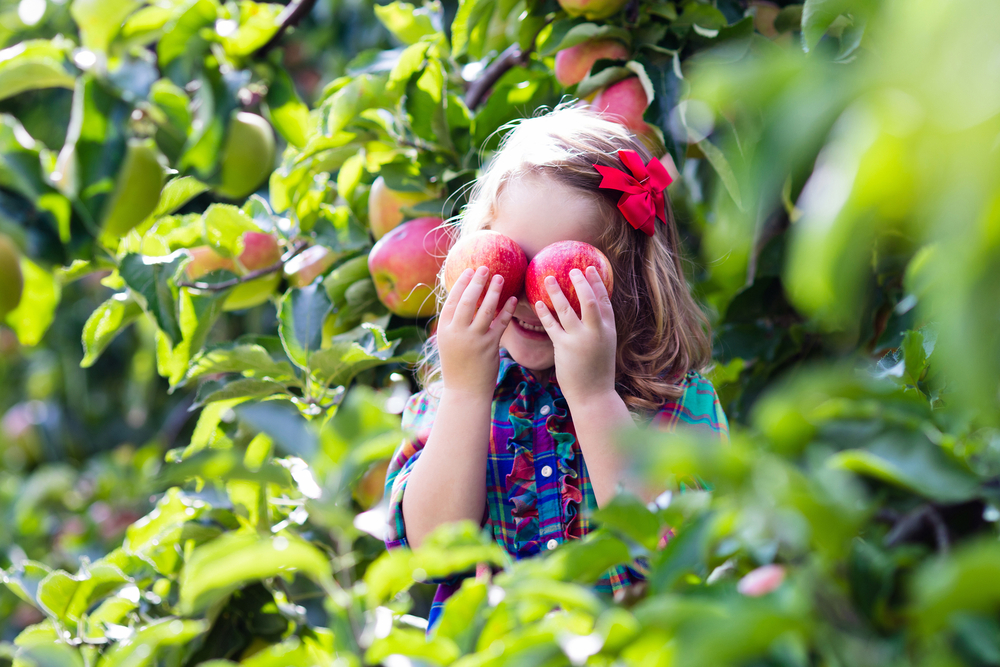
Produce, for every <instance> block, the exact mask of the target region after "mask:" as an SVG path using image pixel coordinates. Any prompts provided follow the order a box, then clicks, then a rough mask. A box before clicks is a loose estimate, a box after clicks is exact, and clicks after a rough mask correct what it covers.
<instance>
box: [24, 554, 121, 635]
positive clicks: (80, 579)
mask: <svg viewBox="0 0 1000 667" xmlns="http://www.w3.org/2000/svg"><path fill="white" fill-rule="evenodd" d="M130 581H131V580H130V579H129V578H128V577H126V576H125V574H123V573H122V571H121V570H119V569H118V568H117V567H115V566H113V565H110V564H108V563H101V562H100V561H98V562H97V563H94V564H92V565H90V566H89V567H88V566H86V565H83V566H81V567H80V571H79V572H78V573H77V574H76V575H71V574H69V573H68V572H65V571H64V570H55V571H54V572H52V573H51V574H49V575H48V576H47V577H45V579H43V580H42V581H41V583H39V585H38V593H37V598H38V604H39V605H41V607H42V609H43V610H44V611H45V612H46V613H47V614H49V615H50V616H52V617H53V618H56V619H58V620H59V621H60V622H61V623H63V624H66V625H68V626H69V627H76V624H77V623H78V622H79V621H80V618H81V616H82V615H83V614H84V613H85V612H86V611H87V609H89V608H90V607H91V605H92V604H93V603H94V602H96V601H97V600H99V599H101V598H102V597H104V596H105V595H107V594H108V593H111V592H112V591H115V590H117V589H119V588H121V587H122V586H123V585H125V584H127V583H129V582H130Z"/></svg>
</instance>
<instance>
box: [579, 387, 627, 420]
mask: <svg viewBox="0 0 1000 667" xmlns="http://www.w3.org/2000/svg"><path fill="white" fill-rule="evenodd" d="M566 402H567V403H568V404H569V407H570V409H571V410H575V411H576V412H577V413H579V414H592V415H605V416H606V415H611V414H615V413H617V412H619V411H620V409H621V408H623V407H625V401H624V400H622V397H621V396H619V395H618V392H617V391H615V390H614V389H603V390H598V391H590V392H586V393H581V394H579V395H574V396H566ZM625 409H626V411H627V410H628V408H625Z"/></svg>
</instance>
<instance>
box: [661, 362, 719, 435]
mask: <svg viewBox="0 0 1000 667" xmlns="http://www.w3.org/2000/svg"><path fill="white" fill-rule="evenodd" d="M683 384H684V387H685V389H684V393H683V394H681V395H680V396H679V397H678V398H676V399H674V400H672V401H667V402H666V403H664V404H663V407H661V408H660V409H659V410H658V411H657V413H656V414H655V415H654V416H653V420H652V426H653V428H658V429H660V430H664V431H673V430H675V429H676V428H677V426H678V425H679V424H683V425H684V426H685V427H688V428H693V429H696V430H699V431H703V432H705V433H709V434H712V435H713V436H714V437H718V438H719V439H721V440H722V441H723V442H729V421H728V420H727V419H726V413H725V412H723V411H722V404H721V403H720V402H719V395H718V394H717V393H715V387H713V386H712V383H711V382H709V381H708V380H707V379H705V377H704V376H703V375H701V374H700V373H698V372H696V371H690V372H688V374H687V375H685V376H684V383H683Z"/></svg>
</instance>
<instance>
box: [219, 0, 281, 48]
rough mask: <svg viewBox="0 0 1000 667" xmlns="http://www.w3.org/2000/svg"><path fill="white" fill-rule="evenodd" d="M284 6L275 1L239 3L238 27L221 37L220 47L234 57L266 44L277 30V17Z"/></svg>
mask: <svg viewBox="0 0 1000 667" xmlns="http://www.w3.org/2000/svg"><path fill="white" fill-rule="evenodd" d="M284 9H285V8H284V7H283V6H282V5H279V4H275V3H263V2H255V3H253V4H250V3H242V4H241V5H240V27H239V28H238V29H237V30H236V31H235V32H233V33H231V34H227V35H225V36H224V37H222V48H224V49H225V51H226V53H227V54H229V55H231V56H236V57H246V56H249V55H251V54H253V52H254V51H256V50H257V49H259V48H260V47H262V46H264V45H265V44H267V42H268V41H270V39H271V38H272V37H273V36H274V34H275V33H276V32H278V26H279V25H280V22H279V21H278V17H279V16H280V15H281V12H282V10H284Z"/></svg>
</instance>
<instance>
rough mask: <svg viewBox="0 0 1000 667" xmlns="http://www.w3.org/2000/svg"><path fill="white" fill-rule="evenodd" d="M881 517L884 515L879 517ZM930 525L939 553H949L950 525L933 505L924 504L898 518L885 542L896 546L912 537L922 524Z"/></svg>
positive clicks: (886, 544)
mask: <svg viewBox="0 0 1000 667" xmlns="http://www.w3.org/2000/svg"><path fill="white" fill-rule="evenodd" d="M879 518H880V519H881V518H882V517H879ZM925 523H926V524H928V525H930V527H931V530H933V531H934V541H935V543H936V545H937V550H938V552H939V553H947V552H948V549H949V548H950V546H951V539H950V538H949V536H948V527H947V526H946V525H945V523H944V520H943V519H942V518H941V514H940V513H938V511H937V510H936V509H935V508H934V506H933V505H922V506H920V507H918V508H917V509H915V510H913V511H912V512H908V513H906V514H904V515H903V516H902V517H899V518H898V519H897V520H896V523H895V525H894V526H893V527H892V530H890V531H889V533H888V534H887V535H886V536H885V540H884V544H885V546H887V547H891V546H895V545H896V544H899V543H900V542H902V541H904V540H906V539H907V538H909V537H912V536H913V535H914V534H916V533H917V532H918V531H919V530H920V529H921V527H922V526H924V525H925Z"/></svg>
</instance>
